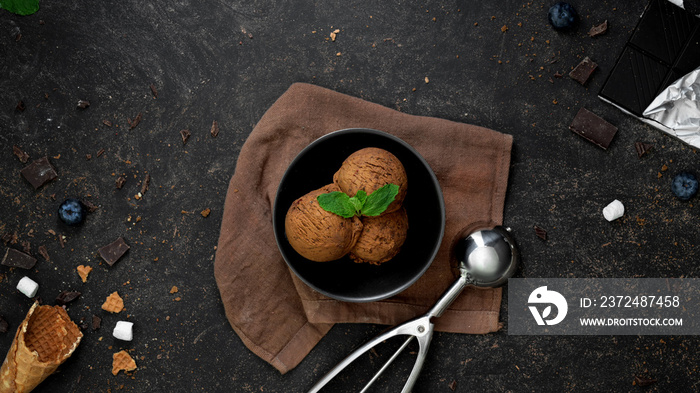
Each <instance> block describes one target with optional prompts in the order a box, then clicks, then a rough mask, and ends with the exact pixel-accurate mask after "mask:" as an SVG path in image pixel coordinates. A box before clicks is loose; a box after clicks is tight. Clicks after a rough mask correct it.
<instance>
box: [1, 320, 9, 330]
mask: <svg viewBox="0 0 700 393" xmlns="http://www.w3.org/2000/svg"><path fill="white" fill-rule="evenodd" d="M9 328H10V324H9V323H7V321H6V320H5V319H4V318H3V317H0V333H7V330H8V329H9Z"/></svg>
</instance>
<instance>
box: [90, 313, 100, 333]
mask: <svg viewBox="0 0 700 393" xmlns="http://www.w3.org/2000/svg"><path fill="white" fill-rule="evenodd" d="M101 324H102V318H100V317H98V316H97V315H93V316H92V330H97V329H99V328H100V325H101Z"/></svg>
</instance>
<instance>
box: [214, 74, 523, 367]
mask: <svg viewBox="0 0 700 393" xmlns="http://www.w3.org/2000/svg"><path fill="white" fill-rule="evenodd" d="M345 128H373V129H377V130H381V131H385V132H388V133H390V134H393V135H395V136H397V137H399V138H401V139H403V140H404V141H406V142H407V143H409V144H410V145H411V146H413V147H414V148H415V149H416V150H417V151H418V152H419V153H420V154H421V155H422V156H423V157H424V158H425V159H426V161H427V162H428V163H429V164H430V166H431V168H432V169H433V171H434V172H435V175H436V176H437V178H438V180H439V182H440V185H441V187H442V191H443V194H444V199H445V206H446V216H447V221H446V228H445V237H444V240H443V243H442V245H441V247H440V251H439V252H438V255H437V257H436V259H435V260H434V261H433V263H432V265H431V267H430V268H429V269H428V271H427V272H426V273H425V274H424V275H423V276H422V277H421V278H420V279H419V280H418V281H417V282H416V283H415V284H414V285H412V286H411V287H410V288H408V289H407V290H405V291H404V292H402V293H401V294H399V295H397V296H394V297H392V298H390V299H386V300H383V301H378V302H372V303H346V302H340V301H336V300H333V299H329V298H327V297H325V296H323V295H321V294H319V293H317V292H316V291H314V290H313V289H311V288H309V287H308V286H306V284H304V283H303V282H301V281H300V280H298V279H297V278H296V276H295V275H294V273H292V272H291V271H290V270H289V269H288V268H287V265H286V264H285V262H284V260H283V259H282V256H281V254H280V253H279V250H278V248H277V244H276V243H275V237H274V233H273V229H272V205H273V203H274V200H275V195H276V192H277V186H278V184H279V182H280V180H281V178H282V175H283V174H284V172H285V170H286V169H287V166H288V165H289V164H290V163H291V161H292V160H293V159H294V157H295V156H296V155H297V154H298V153H299V152H300V151H301V150H302V149H303V148H304V147H306V146H307V145H308V144H309V143H311V142H312V141H314V140H315V139H317V138H318V137H320V136H322V135H324V134H327V133H329V132H332V131H336V130H340V129H345ZM512 141H513V139H512V137H511V136H510V135H505V134H501V133H498V132H495V131H492V130H489V129H486V128H482V127H477V126H472V125H468V124H462V123H456V122H452V121H448V120H443V119H436V118H429V117H419V116H412V115H407V114H404V113H401V112H397V111H395V110H392V109H389V108H386V107H383V106H380V105H377V104H373V103H370V102H367V101H363V100H360V99H358V98H354V97H350V96H347V95H343V94H340V93H337V92H334V91H331V90H327V89H324V88H321V87H317V86H313V85H308V84H301V83H297V84H294V85H292V86H291V87H290V88H289V90H287V92H285V93H284V94H283V95H282V96H281V97H280V98H279V99H278V100H277V102H275V103H274V104H273V105H272V107H270V109H269V110H268V111H267V112H266V113H265V115H264V116H263V117H262V118H261V119H260V122H259V123H258V124H257V125H256V126H255V128H254V129H253V131H252V132H251V134H250V136H249V137H248V139H247V140H246V142H245V144H244V145H243V147H242V149H241V152H240V155H239V157H238V162H237V164H236V170H235V173H234V175H233V177H232V178H231V182H230V183H229V188H228V194H227V196H226V202H225V207H224V215H223V222H222V224H221V233H220V237H219V245H218V248H217V252H216V260H215V263H214V274H215V278H216V282H217V285H218V287H219V291H220V292H221V298H222V301H223V304H224V309H225V311H226V316H227V318H228V320H229V322H230V323H231V326H232V327H233V329H234V330H235V331H236V333H237V334H238V335H239V336H240V338H241V340H242V341H243V342H244V344H245V345H246V346H247V347H248V348H249V349H250V350H251V351H253V352H254V353H255V354H256V355H258V356H260V357H261V358H262V359H264V360H265V361H267V362H269V363H270V364H272V365H273V366H274V367H275V368H277V369H278V370H279V371H280V372H282V373H285V372H287V371H289V370H291V369H292V368H294V367H295V366H296V365H297V364H299V362H301V360H302V359H303V358H304V357H305V356H306V355H307V354H308V353H309V351H311V349H312V348H313V347H314V346H315V345H316V344H317V343H318V342H319V340H320V339H321V338H322V337H323V336H324V335H325V334H326V333H327V332H328V330H329V329H330V328H331V326H333V324H334V323H338V322H361V323H378V324H388V325H394V324H398V323H401V322H404V321H406V320H408V319H411V318H413V317H416V316H419V315H422V314H424V313H425V312H427V311H428V309H429V308H430V307H431V306H432V305H433V304H434V303H435V301H436V300H437V299H438V298H439V297H440V295H441V294H442V293H443V292H444V291H445V290H446V289H447V288H448V287H449V286H450V284H452V283H453V282H454V281H455V277H456V276H455V275H454V273H453V271H452V269H451V266H450V265H451V261H450V255H451V253H450V251H451V248H452V245H453V242H454V241H455V240H456V238H457V237H458V236H459V234H460V233H462V232H463V231H466V232H468V231H471V230H476V229H479V228H485V227H492V226H494V225H498V224H501V222H502V219H503V203H504V200H505V193H506V187H507V183H508V170H509V165H510V151H511V146H512ZM500 304H501V289H500V288H498V289H474V288H467V289H466V290H465V291H464V292H463V293H462V295H461V296H460V297H459V298H458V299H457V300H456V301H455V302H454V303H453V304H452V306H451V307H450V309H448V310H447V311H445V313H444V314H443V315H442V316H441V317H440V318H439V319H437V320H436V323H435V328H436V330H439V331H447V332H454V333H472V334H481V333H488V332H494V331H496V330H498V329H499V321H498V317H499V311H500Z"/></svg>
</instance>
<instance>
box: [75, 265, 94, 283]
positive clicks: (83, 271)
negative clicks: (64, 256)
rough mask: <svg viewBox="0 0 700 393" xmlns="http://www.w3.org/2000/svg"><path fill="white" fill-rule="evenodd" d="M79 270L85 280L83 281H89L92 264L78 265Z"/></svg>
mask: <svg viewBox="0 0 700 393" xmlns="http://www.w3.org/2000/svg"><path fill="white" fill-rule="evenodd" d="M77 270H78V275H79V276H80V279H81V280H83V282H87V278H88V274H90V272H91V271H92V268H91V267H90V266H85V265H78V268H77Z"/></svg>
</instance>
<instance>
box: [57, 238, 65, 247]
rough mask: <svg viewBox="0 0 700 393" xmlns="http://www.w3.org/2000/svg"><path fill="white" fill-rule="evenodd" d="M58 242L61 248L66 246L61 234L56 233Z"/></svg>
mask: <svg viewBox="0 0 700 393" xmlns="http://www.w3.org/2000/svg"><path fill="white" fill-rule="evenodd" d="M58 244H60V245H61V248H66V241H65V239H63V235H58Z"/></svg>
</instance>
